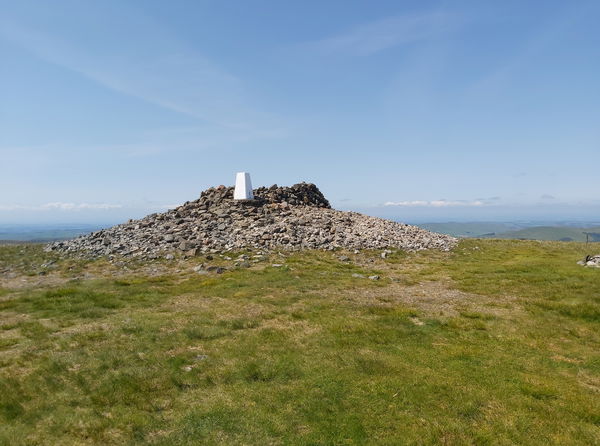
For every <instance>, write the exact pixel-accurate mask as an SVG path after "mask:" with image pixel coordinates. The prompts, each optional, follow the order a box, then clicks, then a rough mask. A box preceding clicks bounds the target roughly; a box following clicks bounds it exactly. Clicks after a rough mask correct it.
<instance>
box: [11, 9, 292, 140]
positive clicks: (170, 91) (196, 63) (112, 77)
mask: <svg viewBox="0 0 600 446" xmlns="http://www.w3.org/2000/svg"><path fill="white" fill-rule="evenodd" d="M150 25H152V26H150ZM94 26H95V25H94V24H90V33H92V32H94V31H97V30H94ZM146 27H147V28H148V29H142V30H141V32H138V33H132V32H131V31H130V30H127V29H122V28H119V27H115V28H114V29H112V30H111V32H113V33H115V34H122V35H123V38H124V39H123V40H125V41H128V42H129V44H130V45H134V44H135V45H137V46H139V47H144V45H145V44H147V42H150V41H152V40H158V41H160V49H158V48H157V51H156V52H154V53H144V52H140V53H138V54H136V55H135V56H133V57H132V56H131V54H126V53H124V52H123V53H121V52H119V51H102V50H98V49H95V50H92V49H90V48H88V47H86V45H85V44H83V43H81V42H76V41H74V40H73V39H68V38H67V36H63V35H58V34H57V33H56V32H51V31H45V30H41V29H39V28H38V29H34V28H31V27H28V26H27V24H26V23H19V21H18V20H16V19H14V18H12V19H11V20H8V19H7V18H5V19H4V20H1V21H0V36H1V37H4V38H5V39H7V40H8V41H11V42H13V43H14V44H16V45H18V46H21V47H22V48H25V49H26V50H28V51H29V52H31V53H32V54H34V55H35V56H36V57H38V58H40V59H42V60H45V61H47V62H50V63H52V64H55V65H57V66H60V67H63V68H66V69H68V70H71V71H74V72H76V73H78V74H80V75H82V76H84V77H86V78H88V79H90V80H92V81H94V82H96V83H97V84H99V85H101V86H103V87H105V88H108V89H111V90H113V91H116V92H119V93H122V94H125V95H128V96H132V97H136V98H138V99H141V100H144V101H146V102H148V103H152V104H154V105H157V106H160V107H162V108H164V109H167V110H171V111H175V112H177V113H181V114H184V115H187V116H191V117H194V118H197V119H200V120H202V121H205V122H208V123H211V124H214V125H217V126H220V127H223V128H227V129H230V130H237V131H240V132H242V133H249V134H251V135H252V136H257V135H258V136H259V137H260V135H261V134H262V133H267V134H268V133H270V132H273V131H274V128H275V129H279V128H280V127H282V126H283V123H282V122H281V120H280V119H279V118H278V117H276V116H274V115H272V114H269V113H266V112H263V111H260V110H257V109H256V108H255V107H252V106H251V105H250V104H249V101H248V99H247V98H246V92H245V86H244V83H243V82H242V81H241V80H240V79H238V78H237V77H235V76H233V75H232V74H230V73H227V72H226V71H224V70H222V69H221V68H220V67H218V66H217V65H216V64H214V63H213V62H211V61H210V60H208V59H207V58H205V57H203V56H202V55H200V54H198V53H197V52H195V51H194V50H191V49H189V48H187V47H186V46H185V45H183V44H181V43H179V42H178V41H176V40H175V39H173V38H171V36H170V35H169V34H168V33H167V32H166V31H164V30H161V29H158V28H157V27H156V25H155V24H153V23H147V24H146ZM150 31H152V34H150Z"/></svg>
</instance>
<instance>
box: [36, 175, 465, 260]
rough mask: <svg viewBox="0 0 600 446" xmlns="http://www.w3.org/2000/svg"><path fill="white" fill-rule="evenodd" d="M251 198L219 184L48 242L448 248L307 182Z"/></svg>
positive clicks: (160, 251)
mask: <svg viewBox="0 0 600 446" xmlns="http://www.w3.org/2000/svg"><path fill="white" fill-rule="evenodd" d="M254 196H255V199H254V200H248V201H239V200H233V187H225V186H219V187H217V188H210V189H208V190H206V191H204V192H202V194H201V196H200V198H199V199H198V200H195V201H191V202H187V203H185V204H183V205H182V206H180V207H178V208H176V209H172V210H169V211H167V212H165V213H161V214H151V215H148V216H147V217H144V218H143V219H141V220H130V221H129V222H127V223H124V224H121V225H117V226H114V227H112V228H108V229H104V230H101V231H97V232H93V233H91V234H89V235H86V236H82V237H78V238H76V239H73V240H68V241H62V242H55V243H52V244H50V245H48V246H47V250H52V251H58V252H67V253H75V254H81V255H83V256H86V257H99V256H111V255H119V256H134V257H139V258H142V259H150V258H158V257H160V256H164V255H168V256H169V257H172V254H173V253H177V252H179V253H182V254H184V255H188V256H193V255H197V254H200V253H215V252H223V251H228V250H235V249H244V248H245V249H260V250H265V251H268V250H273V249H285V250H298V249H335V248H347V249H382V248H398V249H403V250H407V251H418V250H422V249H439V250H444V251H447V250H450V249H451V248H452V247H453V246H454V245H455V244H456V239H455V238H453V237H450V236H447V235H441V234H436V233H432V232H429V231H426V230H424V229H420V228H418V227H416V226H410V225H406V224H402V223H396V222H393V221H390V220H384V219H381V218H376V217H369V216H367V215H363V214H359V213H356V212H342V211H337V210H334V209H331V206H330V205H329V202H328V201H327V199H325V197H324V196H323V194H322V193H321V191H320V190H319V189H318V188H317V187H316V186H315V185H314V184H307V183H301V184H296V185H294V186H291V187H278V186H277V185H274V186H271V187H269V188H266V187H261V188H258V189H256V190H254Z"/></svg>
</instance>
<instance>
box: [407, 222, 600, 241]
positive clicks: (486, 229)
mask: <svg viewBox="0 0 600 446" xmlns="http://www.w3.org/2000/svg"><path fill="white" fill-rule="evenodd" d="M417 226H420V227H421V228H424V229H427V230H429V231H434V232H439V233H442V234H448V235H452V236H454V237H462V238H499V239H510V240H548V241H565V242H571V241H573V242H585V241H586V235H585V233H586V232H587V233H589V234H590V235H589V241H590V242H600V226H594V227H585V228H584V227H576V226H570V225H568V224H565V225H553V226H550V225H544V226H541V225H535V224H532V223H493V222H483V223H480V222H471V223H468V222H467V223H458V222H450V223H422V224H418V225H417Z"/></svg>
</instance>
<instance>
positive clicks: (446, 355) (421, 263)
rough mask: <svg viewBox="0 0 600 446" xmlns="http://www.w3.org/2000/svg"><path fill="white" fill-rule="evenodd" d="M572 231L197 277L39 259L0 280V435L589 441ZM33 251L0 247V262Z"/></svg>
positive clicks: (598, 289) (585, 281)
mask: <svg viewBox="0 0 600 446" xmlns="http://www.w3.org/2000/svg"><path fill="white" fill-rule="evenodd" d="M21 249H25V250H24V251H20V250H21ZM583 249H584V247H583V245H580V244H571V243H540V242H517V241H499V240H493V241H491V240H466V241H463V242H461V244H460V245H459V247H458V248H457V249H456V250H455V252H453V253H437V252H421V253H416V254H403V253H397V254H393V255H391V256H390V257H389V258H388V259H386V260H385V261H384V260H382V259H381V258H380V257H379V256H378V253H376V252H374V253H362V254H359V255H350V256H351V257H352V259H353V261H352V262H349V263H344V262H339V261H338V260H337V258H336V256H334V255H333V254H332V253H323V252H305V253H298V254H294V255H292V256H291V257H288V258H286V259H284V260H282V259H279V258H277V257H274V258H273V259H270V260H269V261H267V262H264V263H261V264H259V265H257V266H256V267H254V268H252V269H239V270H234V271H230V272H226V273H225V274H222V275H210V276H200V275H197V274H195V273H193V272H191V266H193V264H194V261H187V263H186V261H182V262H180V263H173V265H172V266H170V267H168V268H170V269H168V271H166V272H165V273H164V274H161V275H159V276H154V277H152V276H148V275H147V274H146V273H145V272H144V270H143V269H142V268H143V265H138V266H137V267H134V266H130V273H128V275H126V276H122V277H116V276H115V275H114V273H113V271H114V269H111V268H112V267H111V266H110V265H108V264H106V262H104V261H96V262H78V261H76V260H58V261H57V264H56V269H55V270H54V271H52V272H50V273H48V276H41V277H42V278H44V279H47V280H48V282H47V283H43V281H42V283H37V282H32V283H31V284H30V285H29V286H25V287H16V286H11V287H6V286H4V285H3V288H2V290H3V293H0V444H7V445H21V444H23V445H24V444H61V445H69V444H103V445H104V444H157V445H173V444H177V445H179V444H227V445H229V444H260V445H262V444H298V445H319V444H323V445H333V444H335V445H338V444H339V445H349V444H384V445H385V444H388V445H395V444H455V445H463V444H478V445H479V444H539V445H546V444H556V445H564V444H598V442H600V397H599V396H600V318H599V317H598V315H599V314H600V270H597V269H588V268H583V267H580V266H578V265H576V264H575V262H576V261H577V260H579V259H580V258H581V257H583V255H584V254H585V252H584V251H583ZM47 256H48V255H47V254H44V253H42V252H41V248H39V247H26V248H22V247H14V246H5V247H0V266H4V267H5V268H6V267H7V265H11V264H13V265H17V266H15V267H14V268H15V269H16V270H18V271H21V273H22V274H24V275H25V277H27V272H28V268H30V269H35V268H38V267H39V264H40V263H43V262H45V261H47ZM2 262H3V263H2ZM196 263H197V261H196ZM271 263H285V266H283V267H280V268H275V267H271V266H270V265H271ZM160 265H163V264H162V263H161V264H160ZM163 266H164V265H163ZM0 270H1V269H0ZM86 271H87V272H89V271H94V272H95V273H96V274H95V277H94V278H91V279H85V278H83V279H82V278H81V276H82V274H83V273H85V272H86ZM101 271H108V272H107V274H105V275H101V274H98V272H101ZM353 273H360V274H364V275H371V274H378V275H380V276H381V277H382V278H381V280H379V281H371V280H368V279H362V278H355V277H352V274H353ZM58 278H60V279H61V280H60V281H58V280H57V279H58ZM50 279H54V281H52V280H50ZM10 283H11V284H13V285H14V283H15V282H10ZM432 300H433V304H432V303H431V301H432ZM427 302H429V303H427ZM437 302H439V308H438V306H437V305H438V304H437ZM442 310H443V311H442Z"/></svg>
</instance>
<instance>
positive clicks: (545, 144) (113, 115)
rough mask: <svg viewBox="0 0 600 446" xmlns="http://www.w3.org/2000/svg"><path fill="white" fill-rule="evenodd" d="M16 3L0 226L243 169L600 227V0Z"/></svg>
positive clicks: (430, 210) (168, 201)
mask: <svg viewBox="0 0 600 446" xmlns="http://www.w3.org/2000/svg"><path fill="white" fill-rule="evenodd" d="M2 6H3V12H4V13H3V16H2V17H1V18H0V50H1V52H2V55H3V59H4V61H5V63H4V67H3V69H2V70H0V85H1V87H0V93H1V97H2V105H1V106H0V134H1V135H2V136H1V137H0V160H2V165H3V169H2V175H1V176H0V190H2V194H1V195H0V223H14V222H23V223H29V222H44V221H48V222H52V221H54V222H61V223H64V222H92V223H93V222H101V223H104V222H118V221H121V220H126V219H128V218H137V217H141V216H143V215H145V214H147V213H150V212H159V211H161V210H165V209H167V208H169V207H173V206H175V205H178V204H181V203H183V202H185V201H188V200H194V199H195V198H197V197H198V195H199V193H200V191H202V190H203V189H205V188H207V187H211V186H216V185H219V184H226V185H231V184H233V181H234V176H235V172H237V171H248V172H250V173H251V175H252V182H253V185H254V186H255V187H258V186H261V185H265V186H269V185H271V184H273V183H277V184H281V185H291V184H293V183H296V182H300V181H310V182H314V183H316V184H317V185H318V186H319V187H320V188H321V190H322V191H323V192H324V193H325V195H326V197H327V198H328V199H329V200H330V201H331V202H332V205H334V207H336V208H339V209H343V210H361V211H364V212H367V213H370V214H373V215H381V216H392V215H393V216H394V217H397V218H403V217H404V218H405V219H406V220H407V221H418V220H420V221H427V220H430V221H440V220H444V219H447V220H455V219H471V220H479V221H484V220H492V219H500V220H505V221H507V220H510V219H513V220H517V219H527V218H539V219H542V220H543V219H544V218H552V219H559V220H577V219H587V220H595V221H597V220H600V197H598V196H597V193H596V191H595V190H594V188H593V187H592V182H593V180H594V179H595V178H596V177H597V166H598V165H599V164H600V147H599V146H600V142H599V141H600V126H598V121H599V118H600V110H599V109H598V107H597V104H598V103H599V99H600V88H599V87H598V83H597V77H598V74H600V58H599V57H598V52H599V51H600V50H599V49H598V48H600V45H599V44H600V30H598V29H597V26H596V24H595V20H594V18H595V17H596V16H597V13H599V12H600V4H598V3H596V2H577V4H572V3H569V4H565V3H563V2H537V1H532V2H525V3H524V2H503V3H502V4H501V5H500V4H483V2H402V3H401V4H400V3H398V2H377V3H376V4H369V5H366V4H364V3H361V2H341V1H340V2H335V1H331V2H326V3H325V4H323V3H322V2H319V3H317V2H308V3H304V4H302V5H300V4H285V5H284V4H281V3H279V2H270V1H262V2H253V4H252V5H249V4H245V3H241V2H211V1H207V2H191V1H190V2H188V1H175V2H169V3H168V4H166V3H164V2H160V1H130V2H127V3H124V2H115V1H107V2H103V3H101V4H100V3H92V2H86V3H84V2H76V1H57V2H53V3H52V5H50V4H47V3H46V4H45V3H43V2H35V1H23V2H19V3H18V4H17V3H15V2H8V1H6V2H2ZM511 216H512V218H511ZM542 217H543V218H542Z"/></svg>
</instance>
